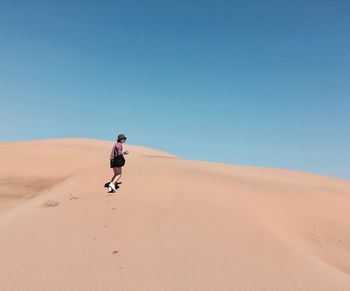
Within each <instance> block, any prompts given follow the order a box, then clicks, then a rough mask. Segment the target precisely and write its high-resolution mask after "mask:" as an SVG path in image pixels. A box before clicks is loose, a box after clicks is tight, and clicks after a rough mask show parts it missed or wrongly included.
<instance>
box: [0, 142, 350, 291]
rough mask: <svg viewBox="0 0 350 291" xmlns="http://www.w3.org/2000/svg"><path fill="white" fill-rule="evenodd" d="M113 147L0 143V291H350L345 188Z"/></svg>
mask: <svg viewBox="0 0 350 291" xmlns="http://www.w3.org/2000/svg"><path fill="white" fill-rule="evenodd" d="M111 146H112V142H110V141H100V140H93V139H52V140H39V141H30V142H16V143H0V161H1V164H0V180H1V181H2V183H1V185H0V205H1V203H2V205H5V206H4V207H3V208H1V206H0V242H1V243H0V258H1V261H0V290H4V291H8V290H11V291H12V290H29V291H31V290H33V291H34V290H35V291H38V290H45V291H47V290H87V291H88V290H103V291H104V290H113V291H114V290H117V291H118V290H121V291H124V290H130V291H134V290H142V291H147V290H152V291H156V290H174V291H175V290H181V291H182V290H194V291H195V290H200V291H205V290H208V291H209V290H210V291H211V290H223V291H225V290H242V291H243V290H258V291H260V290H268V291H273V290H278V291H280V290H293V291H294V290H305V291H309V290H317V291H322V290H324V291H329V290H332V291H333V290H339V291H340V290H344V291H345V290H346V291H347V290H350V277H349V276H350V213H349V211H348V205H349V203H350V182H349V181H346V180H340V179H335V178H329V177H323V176H319V175H313V174H309V173H302V172H297V171H289V170H280V169H266V168H258V167H246V166H236V165H226V164H220V163H209V162H201V161H190V160H184V159H180V158H178V157H175V156H173V155H171V154H168V153H164V152H161V151H158V150H154V149H150V148H146V147H139V146H128V147H129V150H130V152H131V154H130V155H129V156H128V157H127V165H126V167H125V169H124V177H123V179H122V180H123V184H122V185H121V187H120V188H119V189H118V190H117V192H116V193H115V194H107V193H106V190H105V188H103V184H104V183H105V182H106V181H107V180H108V179H109V178H110V176H111V173H110V172H111V170H110V169H109V167H108V157H109V153H110V149H111ZM19 153H20V154H21V159H18V158H17V157H18V154H19ZM6 203H7V204H6Z"/></svg>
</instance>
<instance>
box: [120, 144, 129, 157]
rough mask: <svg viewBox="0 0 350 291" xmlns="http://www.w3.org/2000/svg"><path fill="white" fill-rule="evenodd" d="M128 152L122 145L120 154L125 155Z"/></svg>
mask: <svg viewBox="0 0 350 291" xmlns="http://www.w3.org/2000/svg"><path fill="white" fill-rule="evenodd" d="M128 153H129V151H128V149H127V148H124V145H122V154H123V155H127V154H128Z"/></svg>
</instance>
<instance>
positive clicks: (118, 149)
mask: <svg viewBox="0 0 350 291" xmlns="http://www.w3.org/2000/svg"><path fill="white" fill-rule="evenodd" d="M125 141H126V136H125V135H124V134H119V135H118V140H117V142H116V144H115V145H114V146H113V148H112V152H111V156H110V167H111V168H112V169H113V177H112V179H111V181H110V182H109V184H108V190H109V191H108V192H115V191H116V190H117V189H116V185H118V184H121V182H118V181H119V179H120V178H121V176H122V167H123V166H124V164H125V159H124V155H127V154H128V153H129V151H128V150H127V149H126V148H124V146H123V144H124V143H125ZM118 176H119V177H118ZM116 177H118V179H116V180H115V182H114V179H115V178H116Z"/></svg>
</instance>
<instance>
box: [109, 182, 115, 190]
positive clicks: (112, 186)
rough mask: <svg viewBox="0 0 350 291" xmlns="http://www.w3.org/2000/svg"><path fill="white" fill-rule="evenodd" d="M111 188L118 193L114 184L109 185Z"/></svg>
mask: <svg viewBox="0 0 350 291" xmlns="http://www.w3.org/2000/svg"><path fill="white" fill-rule="evenodd" d="M109 188H112V190H114V191H117V189H116V188H115V184H114V183H113V182H111V183H109Z"/></svg>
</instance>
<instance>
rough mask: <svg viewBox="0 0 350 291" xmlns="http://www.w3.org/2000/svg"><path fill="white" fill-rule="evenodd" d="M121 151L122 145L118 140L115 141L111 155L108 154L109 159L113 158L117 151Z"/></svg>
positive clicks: (119, 152)
mask: <svg viewBox="0 0 350 291" xmlns="http://www.w3.org/2000/svg"><path fill="white" fill-rule="evenodd" d="M122 151H123V145H122V144H121V143H120V142H117V143H116V144H115V145H114V146H113V148H112V151H111V156H110V158H109V159H110V160H113V158H114V157H115V156H116V155H117V153H118V154H119V155H120V154H121V153H122Z"/></svg>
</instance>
